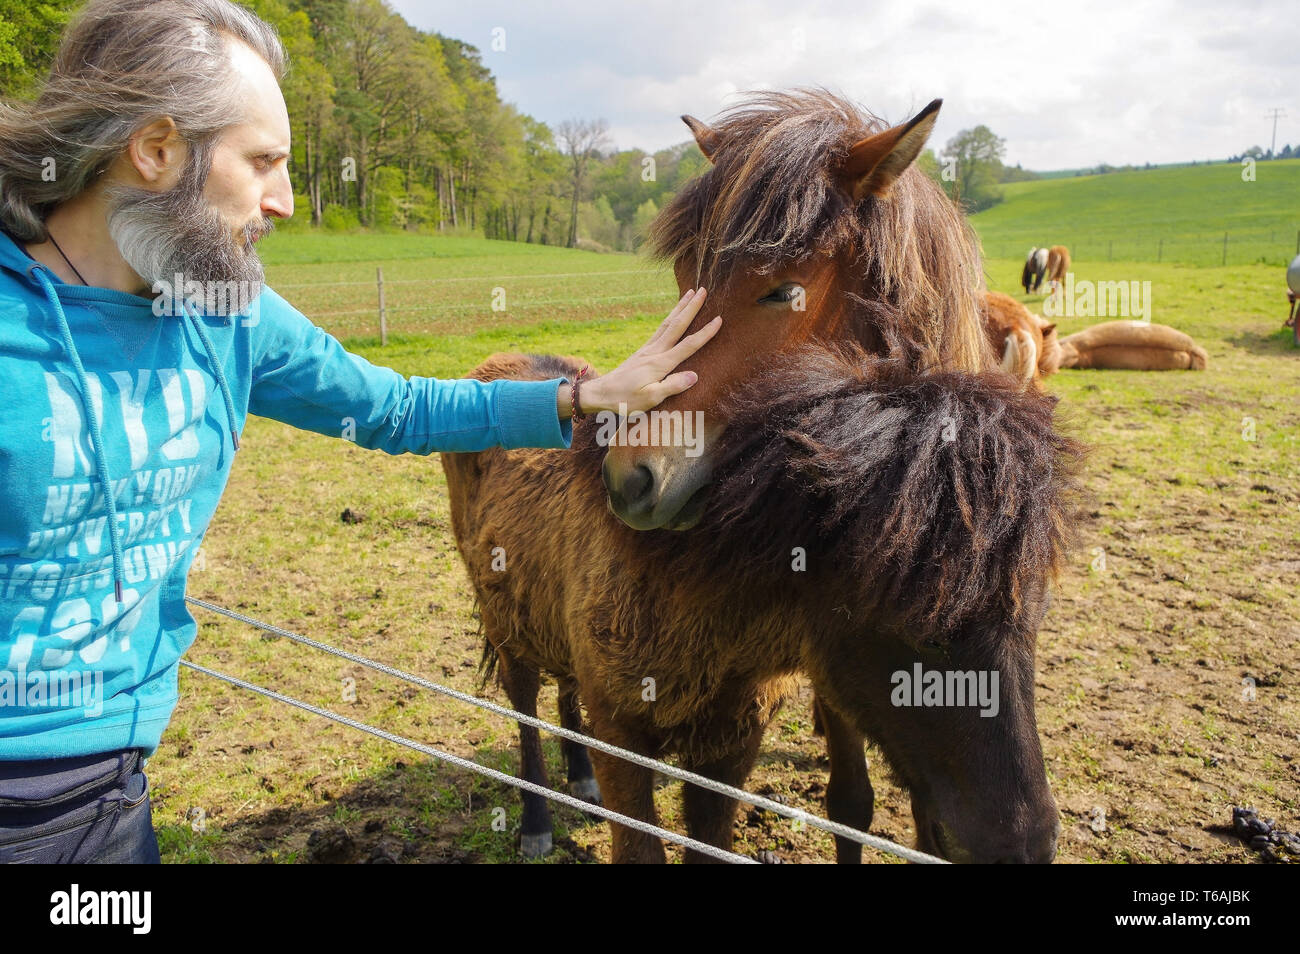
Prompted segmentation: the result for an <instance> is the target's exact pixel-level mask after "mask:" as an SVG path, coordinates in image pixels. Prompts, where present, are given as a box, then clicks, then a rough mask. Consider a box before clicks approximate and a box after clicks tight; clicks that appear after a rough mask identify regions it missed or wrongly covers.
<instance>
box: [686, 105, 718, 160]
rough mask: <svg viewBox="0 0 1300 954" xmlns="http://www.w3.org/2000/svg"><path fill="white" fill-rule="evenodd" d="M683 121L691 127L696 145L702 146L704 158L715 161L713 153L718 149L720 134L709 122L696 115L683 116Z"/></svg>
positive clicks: (701, 150)
mask: <svg viewBox="0 0 1300 954" xmlns="http://www.w3.org/2000/svg"><path fill="white" fill-rule="evenodd" d="M682 122H684V123H685V124H686V125H687V126H689V127H690V130H691V135H692V136H694V137H695V145H697V146H699V147H700V152H702V153H704V158H705V159H707V160H709V162H712V161H713V154H714V153H715V152H717V151H718V146H719V144H720V143H719V136H718V134H717V133H716V132H715V131H714V130H713V129H712V128H711V127H710V126H709V125H708V124H707V123H702V122H700V121H699V120H698V119H696V118H695V117H694V116H683V117H682Z"/></svg>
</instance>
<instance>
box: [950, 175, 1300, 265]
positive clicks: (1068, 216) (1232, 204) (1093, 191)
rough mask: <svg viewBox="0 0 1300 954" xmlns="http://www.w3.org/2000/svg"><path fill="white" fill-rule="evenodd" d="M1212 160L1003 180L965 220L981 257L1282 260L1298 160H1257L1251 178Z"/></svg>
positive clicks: (1290, 244)
mask: <svg viewBox="0 0 1300 954" xmlns="http://www.w3.org/2000/svg"><path fill="white" fill-rule="evenodd" d="M1241 176H1242V167H1241V166H1240V165H1238V164H1235V163H1233V164H1230V163H1220V164H1217V165H1210V166H1183V167H1177V168H1159V169H1147V170H1136V171H1133V172H1112V173H1108V174H1106V175H1095V176H1079V177H1077V178H1076V177H1072V178H1065V179H1039V180H1035V181H1030V182H1015V183H1010V184H1008V185H1006V186H1004V187H1003V188H1004V189H1005V192H1004V195H1005V196H1006V199H1005V201H1003V202H1002V203H1000V204H998V205H995V206H994V207H993V208H991V209H988V210H986V211H984V212H981V213H980V214H978V215H976V216H973V217H972V219H971V221H972V223H973V224H974V225H975V228H976V229H977V230H978V232H979V234H980V238H981V239H982V240H983V242H984V252H985V255H987V256H989V257H991V258H1020V259H1023V257H1024V255H1025V253H1026V252H1028V251H1029V248H1030V247H1031V246H1034V245H1066V246H1069V248H1070V252H1071V254H1072V255H1073V256H1074V257H1075V258H1087V259H1091V260H1093V261H1105V260H1116V261H1152V262H1154V261H1165V262H1181V263H1184V264H1190V265H1220V264H1223V261H1224V241H1223V236H1224V234H1225V233H1227V235H1228V243H1227V264H1229V265H1234V264H1236V265H1241V264H1253V263H1257V262H1258V263H1264V264H1270V265H1284V264H1286V263H1287V262H1289V261H1290V260H1291V258H1292V257H1294V256H1295V254H1296V253H1297V251H1300V249H1298V248H1297V242H1298V238H1297V235H1298V233H1300V160H1297V159H1282V160H1277V161H1274V162H1261V163H1259V164H1258V165H1257V166H1256V167H1255V181H1254V182H1243V181H1242V178H1241Z"/></svg>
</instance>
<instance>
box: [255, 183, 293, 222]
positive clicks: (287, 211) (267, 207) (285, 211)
mask: <svg viewBox="0 0 1300 954" xmlns="http://www.w3.org/2000/svg"><path fill="white" fill-rule="evenodd" d="M262 211H263V212H264V213H265V214H267V215H274V216H276V217H278V218H281V219H287V218H289V217H291V216H292V215H293V186H292V185H291V184H290V183H289V173H288V172H287V171H286V172H284V174H283V175H282V176H281V177H280V183H279V186H278V188H276V190H275V191H274V192H271V193H268V194H267V195H266V196H265V197H264V198H263V199H262Z"/></svg>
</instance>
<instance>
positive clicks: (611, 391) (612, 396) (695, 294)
mask: <svg viewBox="0 0 1300 954" xmlns="http://www.w3.org/2000/svg"><path fill="white" fill-rule="evenodd" d="M707 294H708V293H707V292H706V291H705V290H704V289H703V288H697V289H693V290H691V291H688V292H687V293H686V294H685V295H683V296H682V297H681V299H680V300H679V301H678V302H677V305H676V307H675V308H673V310H672V311H671V312H670V313H669V315H668V317H667V318H665V319H664V320H663V323H662V324H661V325H660V326H659V327H658V328H657V329H656V330H655V333H654V334H653V335H651V336H650V340H649V341H647V342H646V343H645V344H643V345H642V346H641V347H640V348H638V349H637V350H636V351H635V352H633V354H632V356H631V357H629V358H628V359H627V360H626V361H624V362H623V363H622V364H620V365H619V366H618V367H617V368H615V369H614V370H613V371H610V372H609V373H608V374H602V375H601V376H600V377H598V378H591V379H590V380H588V379H586V378H584V379H583V381H582V383H581V385H580V386H579V388H578V396H579V398H580V400H581V402H582V406H581V407H580V408H579V409H578V410H580V411H581V412H582V413H583V414H594V413H596V412H597V411H615V412H626V413H631V412H633V411H648V410H650V409H651V408H652V407H655V406H656V405H658V404H661V403H662V402H664V401H665V400H667V399H668V398H670V397H672V396H673V395H674V394H680V393H681V392H682V391H685V390H686V389H687V388H689V387H690V386H691V385H693V384H694V383H695V382H696V380H697V376H696V374H695V372H694V371H681V372H678V373H677V374H669V372H670V371H672V369H673V368H675V367H677V366H678V365H679V364H681V363H682V362H683V361H685V360H686V359H687V358H689V357H690V356H691V355H693V354H695V352H696V351H699V350H700V348H702V347H703V346H704V343H705V342H706V341H708V340H709V339H710V338H712V337H713V336H714V335H715V334H717V331H718V329H719V328H721V327H722V316H721V315H717V316H715V317H714V319H713V320H712V321H710V322H709V323H708V324H707V325H705V326H704V327H703V328H701V329H700V330H699V331H697V332H695V333H694V334H692V335H690V336H688V337H686V338H682V340H680V341H679V340H678V339H679V338H681V336H682V332H683V331H685V330H686V329H687V328H688V327H689V326H690V324H691V322H692V321H693V320H694V318H695V316H696V315H697V314H698V313H699V311H700V308H701V306H703V304H704V299H705V296H706V295H707ZM665 375H667V377H665ZM569 399H570V393H569V385H567V384H564V385H561V386H560V394H559V398H558V403H559V405H560V406H561V407H562V408H563V410H562V411H561V414H560V416H561V417H568V416H569V407H570V403H569ZM620 405H622V407H620Z"/></svg>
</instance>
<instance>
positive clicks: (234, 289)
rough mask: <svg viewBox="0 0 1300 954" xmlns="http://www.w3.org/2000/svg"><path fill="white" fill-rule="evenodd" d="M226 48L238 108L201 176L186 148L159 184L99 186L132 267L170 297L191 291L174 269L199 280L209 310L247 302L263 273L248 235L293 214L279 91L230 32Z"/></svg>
mask: <svg viewBox="0 0 1300 954" xmlns="http://www.w3.org/2000/svg"><path fill="white" fill-rule="evenodd" d="M229 48H230V58H231V67H232V75H233V76H234V77H235V78H236V81H237V82H238V83H239V84H240V90H239V92H238V94H237V95H238V102H239V103H240V104H241V108H242V116H243V117H244V118H243V121H241V122H240V123H237V124H235V125H233V126H230V127H228V128H227V129H226V130H224V131H223V133H222V134H221V135H220V136H219V138H218V140H217V141H216V143H215V144H214V146H213V151H212V162H211V166H210V168H209V170H208V173H207V176H206V178H203V179H202V181H200V176H201V173H202V170H201V169H200V168H199V167H198V166H197V165H196V163H195V162H194V156H193V154H190V155H189V156H188V157H187V160H186V168H185V169H184V170H183V171H182V172H181V174H180V177H179V180H178V181H177V182H176V184H175V185H174V186H173V187H171V188H170V189H167V190H166V191H161V192H155V191H151V190H146V189H139V188H133V187H129V186H124V185H112V186H109V188H108V190H107V196H108V200H109V213H108V226H109V233H110V234H111V235H112V237H113V240H114V241H115V242H116V243H117V246H118V250H119V251H120V252H121V254H122V257H123V258H124V259H125V260H126V262H127V264H128V265H130V266H131V268H132V269H133V270H134V271H135V272H136V274H138V275H139V276H140V277H141V278H142V279H143V280H144V281H145V282H146V283H148V284H149V285H150V286H151V288H152V290H153V291H154V292H155V293H158V292H159V291H160V289H159V287H158V286H159V285H160V284H162V283H165V284H166V286H167V287H170V288H172V289H174V291H173V292H172V294H173V296H174V297H176V298H183V297H192V296H191V293H190V292H188V291H185V290H184V289H183V287H182V288H178V287H176V286H177V284H178V277H179V282H180V283H185V284H188V283H194V282H197V283H199V285H201V286H204V292H203V293H204V295H205V298H206V301H207V302H208V303H210V304H209V311H215V312H217V313H227V314H229V313H232V312H242V311H245V310H246V309H247V307H248V305H249V304H250V303H251V302H252V300H253V299H254V298H256V297H257V295H258V294H260V293H261V290H262V286H263V283H264V281H265V276H264V273H263V270H262V262H261V259H260V258H259V257H258V255H257V250H256V248H255V244H256V242H257V241H258V240H259V239H261V238H262V237H263V236H264V235H266V234H268V233H269V232H270V231H271V230H272V228H273V227H274V222H273V219H275V218H288V217H289V216H290V215H292V214H293V190H292V187H291V186H290V184H289V174H288V170H287V161H288V158H289V116H288V111H287V110H286V108H285V105H284V98H283V97H282V96H281V94H280V88H279V86H278V84H277V83H276V81H275V76H274V74H273V73H272V72H271V69H270V67H269V66H267V64H266V62H265V61H264V60H262V58H261V57H260V56H258V55H257V54H256V53H254V52H253V51H252V50H251V49H250V48H249V47H247V46H245V45H244V44H242V43H240V42H238V41H233V40H232V41H231V42H230V44H229ZM217 285H219V286H221V290H220V291H218V292H217V293H215V294H214V292H213V286H217ZM211 303H215V305H213V304H211Z"/></svg>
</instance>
